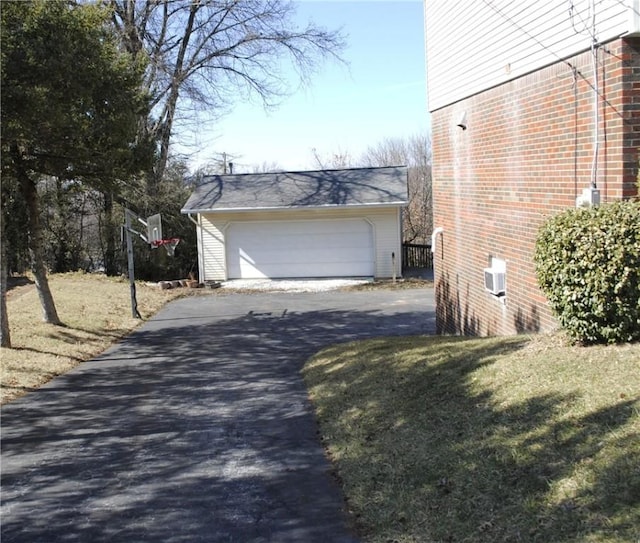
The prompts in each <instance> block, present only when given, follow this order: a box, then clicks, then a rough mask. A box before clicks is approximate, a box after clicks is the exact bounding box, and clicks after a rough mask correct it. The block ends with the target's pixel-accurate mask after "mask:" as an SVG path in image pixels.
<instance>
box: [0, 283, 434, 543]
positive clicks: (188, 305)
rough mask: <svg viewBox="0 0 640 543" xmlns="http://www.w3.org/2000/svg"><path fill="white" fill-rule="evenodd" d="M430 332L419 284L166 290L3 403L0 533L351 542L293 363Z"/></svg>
mask: <svg viewBox="0 0 640 543" xmlns="http://www.w3.org/2000/svg"><path fill="white" fill-rule="evenodd" d="M434 330H435V325H434V314H433V291H432V290H431V289H409V290H399V291H385V290H378V291H368V292H339V291H332V292H321V293H299V294H292V293H282V292H281V293H260V294H227V295H219V296H202V297H195V298H187V299H182V300H179V301H176V302H173V303H171V304H170V305H168V306H167V307H165V308H164V309H163V310H162V311H161V312H160V313H159V314H158V315H157V316H156V317H155V318H154V319H152V320H150V321H148V322H146V323H145V324H144V326H142V327H141V328H140V329H138V330H137V331H136V332H134V333H133V334H132V335H130V336H129V337H127V338H126V339H125V340H123V341H122V342H120V343H119V344H118V345H116V346H114V347H112V348H110V349H109V350H107V351H106V352H105V353H103V354H102V355H101V356H99V357H97V358H95V359H93V360H91V361H90V362H86V363H84V364H81V365H80V366H78V367H77V368H76V369H75V370H73V371H71V372H70V373H68V374H66V375H64V376H61V377H59V378H57V379H55V380H53V381H51V382H50V383H49V384H47V385H45V386H44V387H42V388H41V389H39V390H38V391H37V392H34V393H31V394H29V395H27V396H25V397H23V398H20V399H18V400H16V401H14V402H12V403H10V404H8V405H6V406H4V407H3V409H2V430H1V431H2V496H1V500H2V504H1V522H2V527H1V536H2V542H3V543H9V542H14V541H21V542H22V541H24V542H27V541H28V542H30V543H34V542H47V543H54V542H86V541H110V542H120V541H123V542H124V541H127V542H147V541H154V542H155V541H158V542H195V541H206V542H278V543H280V542H285V543H286V542H304V543H313V542H323V543H325V542H336V543H340V542H345V543H346V542H353V541H355V538H354V537H353V535H352V534H350V533H349V530H348V528H347V522H346V516H345V514H344V511H343V509H344V507H343V501H342V496H341V493H340V489H339V488H338V486H337V484H336V483H335V481H334V479H333V478H332V476H331V471H330V465H329V463H328V461H327V460H326V458H325V457H324V454H323V450H322V447H321V445H320V443H319V441H318V435H317V431H316V426H315V422H314V418H313V414H312V411H311V407H310V405H309V403H308V400H307V395H306V390H305V388H304V384H303V382H302V379H301V376H300V369H301V367H302V365H303V364H304V362H305V360H306V359H307V358H308V357H309V356H310V355H312V354H313V353H315V352H316V351H318V350H319V349H320V348H322V347H324V346H326V345H329V344H332V343H337V342H344V341H350V340H353V339H358V338H366V337H372V336H381V335H407V334H423V333H432V332H433V331H434Z"/></svg>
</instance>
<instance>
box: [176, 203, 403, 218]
mask: <svg viewBox="0 0 640 543" xmlns="http://www.w3.org/2000/svg"><path fill="white" fill-rule="evenodd" d="M408 203H409V202H408V201H406V200H401V201H397V202H384V203H371V204H366V203H365V204H346V205H333V204H331V205H323V206H274V207H217V208H201V209H195V208H194V209H187V208H183V209H181V210H180V212H181V213H182V214H184V215H191V214H198V213H247V212H250V211H292V210H300V209H306V210H322V209H364V208H366V209H370V208H381V207H405V206H406V205H407V204H408Z"/></svg>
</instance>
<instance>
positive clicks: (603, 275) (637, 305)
mask: <svg viewBox="0 0 640 543" xmlns="http://www.w3.org/2000/svg"><path fill="white" fill-rule="evenodd" d="M534 260H535V264H536V274H537V277H538V282H539V284H540V287H541V288H542V290H543V292H544V293H545V294H546V296H547V298H548V300H549V304H550V306H551V309H552V310H553V311H554V313H555V314H556V316H557V318H558V321H559V322H560V324H561V325H562V326H563V327H564V328H565V329H566V330H567V331H568V333H569V334H570V335H571V336H572V337H573V338H574V339H576V340H578V341H580V342H583V343H618V342H624V341H633V340H638V339H640V202H638V201H635V202H634V201H625V202H615V203H611V204H606V205H603V206H600V207H595V208H583V209H569V210H567V211H564V212H562V213H560V214H558V215H556V216H554V217H551V218H550V219H549V220H548V221H547V222H546V223H545V224H544V225H543V226H542V228H541V229H540V232H539V234H538V239H537V242H536V249H535V256H534Z"/></svg>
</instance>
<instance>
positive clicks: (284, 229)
mask: <svg viewBox="0 0 640 543" xmlns="http://www.w3.org/2000/svg"><path fill="white" fill-rule="evenodd" d="M226 242H227V269H228V274H229V278H232V279H237V278H244V279H253V278H260V277H348V276H351V277H366V276H372V275H373V273H374V271H373V266H374V259H373V233H372V227H371V225H370V224H369V223H368V222H367V221H364V220H361V219H354V220H333V221H329V220H327V221H275V222H247V223H235V224H232V225H230V226H229V228H228V229H227V232H226Z"/></svg>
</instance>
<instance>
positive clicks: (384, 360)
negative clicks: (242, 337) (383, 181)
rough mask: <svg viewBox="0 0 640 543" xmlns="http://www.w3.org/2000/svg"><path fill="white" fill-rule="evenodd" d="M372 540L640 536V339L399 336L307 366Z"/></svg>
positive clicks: (325, 429)
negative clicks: (617, 342) (593, 341)
mask: <svg viewBox="0 0 640 543" xmlns="http://www.w3.org/2000/svg"><path fill="white" fill-rule="evenodd" d="M304 375H305V379H306V382H307V385H308V387H309V390H310V395H311V398H312V401H313V403H314V405H315V407H316V410H317V416H318V419H319V422H320V426H321V433H322V436H323V439H324V441H325V444H326V447H327V450H328V451H329V454H330V456H331V458H332V459H333V460H334V462H335V466H336V471H337V474H338V477H339V479H340V480H341V481H342V483H343V485H344V490H345V494H346V496H347V501H348V505H349V508H350V510H351V512H352V513H353V518H354V519H355V520H354V522H355V523H356V525H357V527H358V529H359V531H360V533H361V534H362V537H363V539H364V541H367V542H376V543H378V542H379V543H382V542H384V543H387V542H398V543H401V542H402V543H404V542H422V543H426V542H499V541H500V542H501V541H504V542H507V541H510V542H511V541H513V542H518V541H532V542H533V541H536V542H537V541H540V542H545V543H546V542H555V543H562V542H567V543H568V542H575V543H577V542H582V543H604V542H608V543H613V542H628V543H631V542H633V543H637V542H638V541H640V345H639V344H634V345H623V346H617V347H616V346H608V347H589V348H583V347H577V346H569V345H568V344H566V343H565V342H564V341H562V340H561V339H559V338H558V336H536V337H532V338H529V337H523V336H519V337H511V338H489V339H465V338H454V337H412V338H388V339H378V340H371V341H364V342H356V343H351V344H346V345H339V346H335V347H332V348H329V349H326V350H324V351H322V352H321V353H319V354H318V355H317V356H315V357H314V358H313V359H311V360H310V361H309V362H308V363H307V365H306V366H305V369H304Z"/></svg>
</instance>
